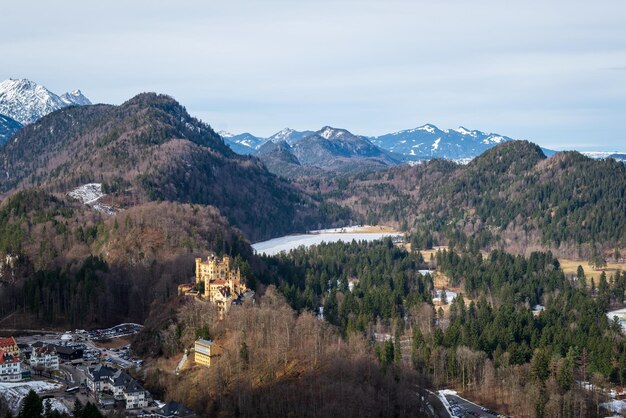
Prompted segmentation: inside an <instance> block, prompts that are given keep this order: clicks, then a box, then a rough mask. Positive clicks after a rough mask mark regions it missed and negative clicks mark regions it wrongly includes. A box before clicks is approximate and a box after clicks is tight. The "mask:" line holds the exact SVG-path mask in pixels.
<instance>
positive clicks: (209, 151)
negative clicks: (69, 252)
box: [0, 93, 326, 240]
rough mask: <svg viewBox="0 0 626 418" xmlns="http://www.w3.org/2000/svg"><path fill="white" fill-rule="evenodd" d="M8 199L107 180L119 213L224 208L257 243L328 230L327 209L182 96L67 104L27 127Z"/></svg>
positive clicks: (17, 147)
mask: <svg viewBox="0 0 626 418" xmlns="http://www.w3.org/2000/svg"><path fill="white" fill-rule="evenodd" d="M0 169H1V170H2V172H3V173H4V174H5V175H4V176H1V177H2V178H1V179H0V193H4V194H8V193H11V192H13V191H15V190H18V189H23V188H28V187H37V186H43V187H45V188H46V189H48V190H51V191H55V192H67V191H69V190H70V189H71V188H73V187H75V186H79V185H81V184H85V183H89V182H99V183H103V187H104V188H105V190H107V192H108V193H111V194H113V195H114V197H115V199H116V203H117V205H118V206H121V207H129V206H132V205H135V204H138V203H142V202H147V201H159V200H169V201H177V202H189V203H198V204H211V205H213V206H216V207H217V208H218V209H219V210H220V211H221V213H222V214H223V215H224V216H226V217H227V218H228V219H229V221H230V222H231V223H233V224H234V225H236V226H238V227H239V228H241V230H242V231H243V232H244V233H245V234H246V235H247V236H248V237H249V238H250V239H251V240H256V239H261V238H267V237H271V236H276V235H280V234H284V233H287V232H293V231H297V230H303V229H306V228H307V227H312V226H318V225H320V224H326V219H323V218H322V217H320V215H319V211H318V206H319V203H318V202H316V201H314V200H312V199H311V198H309V197H308V196H307V195H305V194H303V193H302V192H300V191H299V190H298V189H296V188H294V187H292V186H291V185H290V184H288V183H286V182H284V181H283V180H280V179H279V178H277V177H275V176H274V175H273V174H271V173H270V172H268V171H267V169H266V168H265V167H264V166H263V164H262V163H261V162H260V161H259V160H258V159H255V158H250V157H245V156H240V155H237V154H235V153H234V152H232V151H231V150H230V148H229V147H227V146H226V145H225V144H224V142H223V141H222V139H221V138H220V137H219V135H217V134H216V133H215V132H214V131H213V130H212V129H211V127H210V126H208V125H206V124H205V123H202V122H201V121H199V120H197V119H195V118H192V117H191V116H189V114H188V113H187V112H186V110H185V108H184V107H183V106H181V105H180V104H179V103H177V102H176V101H175V100H174V99H172V98H171V97H168V96H164V95H157V94H153V93H144V94H140V95H138V96H136V97H134V98H133V99H131V100H129V101H127V102H125V103H124V104H122V105H120V106H110V105H95V106H84V107H69V108H65V109H62V110H60V111H57V112H55V113H53V114H51V115H48V116H46V117H44V118H42V119H41V120H39V121H38V122H37V123H34V124H32V125H28V126H26V127H25V128H24V129H23V130H22V131H20V132H19V133H18V134H17V135H16V136H15V137H13V139H12V140H11V142H10V143H8V144H7V145H6V147H5V148H4V149H2V150H0Z"/></svg>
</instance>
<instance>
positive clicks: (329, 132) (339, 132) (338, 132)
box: [317, 126, 349, 139]
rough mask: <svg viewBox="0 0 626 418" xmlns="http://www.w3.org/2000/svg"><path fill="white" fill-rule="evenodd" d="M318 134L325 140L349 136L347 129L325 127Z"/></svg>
mask: <svg viewBox="0 0 626 418" xmlns="http://www.w3.org/2000/svg"><path fill="white" fill-rule="evenodd" d="M317 134H318V135H319V136H321V137H322V138H324V139H337V138H340V137H343V136H345V135H347V134H349V132H348V131H346V130H345V129H338V128H333V127H331V126H324V127H323V128H322V129H320V130H319V131H317Z"/></svg>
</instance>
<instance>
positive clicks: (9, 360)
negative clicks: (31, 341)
mask: <svg viewBox="0 0 626 418" xmlns="http://www.w3.org/2000/svg"><path fill="white" fill-rule="evenodd" d="M21 364H22V362H21V360H20V359H19V357H17V356H15V355H13V354H10V353H8V352H6V351H4V350H0V382H17V381H19V380H22V366H21Z"/></svg>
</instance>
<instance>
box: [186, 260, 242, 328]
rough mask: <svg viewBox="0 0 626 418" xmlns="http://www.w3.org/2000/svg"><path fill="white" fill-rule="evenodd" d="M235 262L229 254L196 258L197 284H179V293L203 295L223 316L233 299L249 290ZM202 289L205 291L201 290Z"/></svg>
mask: <svg viewBox="0 0 626 418" xmlns="http://www.w3.org/2000/svg"><path fill="white" fill-rule="evenodd" d="M233 264H234V263H233V262H232V259H231V258H230V257H229V256H227V255H225V256H224V257H222V258H219V257H217V256H216V255H215V254H211V255H209V256H208V257H207V258H206V260H203V259H202V258H196V283H195V285H194V284H181V285H180V286H178V293H179V294H181V295H193V296H201V297H203V298H204V299H205V300H208V301H209V302H212V303H214V304H215V305H216V306H217V308H218V311H219V313H220V317H222V316H223V314H224V312H226V311H227V310H228V309H229V307H230V305H231V304H232V303H233V301H236V300H238V299H239V298H240V297H241V296H243V294H244V293H246V292H248V291H249V289H248V288H247V287H246V286H245V285H244V284H243V283H242V280H241V271H240V270H239V267H237V266H234V265H233ZM194 289H195V291H194ZM202 289H204V291H203V292H200V291H202ZM199 290H200V291H199Z"/></svg>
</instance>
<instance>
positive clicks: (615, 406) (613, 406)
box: [600, 400, 626, 413]
mask: <svg viewBox="0 0 626 418" xmlns="http://www.w3.org/2000/svg"><path fill="white" fill-rule="evenodd" d="M600 406H602V407H603V408H606V409H607V410H609V411H611V412H618V413H625V412H626V401H618V400H614V401H611V402H606V403H603V404H600Z"/></svg>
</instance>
